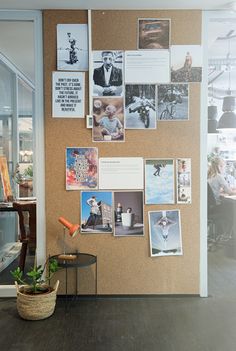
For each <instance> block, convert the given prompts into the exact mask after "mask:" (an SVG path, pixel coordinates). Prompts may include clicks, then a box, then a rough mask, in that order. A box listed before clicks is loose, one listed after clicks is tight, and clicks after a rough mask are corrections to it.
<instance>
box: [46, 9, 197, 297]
mask: <svg viewBox="0 0 236 351" xmlns="http://www.w3.org/2000/svg"><path fill="white" fill-rule="evenodd" d="M138 18H170V19H171V44H172V45H200V44H201V11H157V10H153V11H110V10H109V11H106V10H104V11H92V43H93V49H94V50H105V49H119V50H135V49H136V48H137V19H138ZM43 19H44V28H43V30H44V98H45V150H46V151H45V152H46V155H45V156H46V157H45V159H46V242H47V254H50V255H53V254H57V253H61V252H62V250H63V243H62V238H63V228H62V226H61V224H60V223H59V222H58V217H59V216H64V217H65V218H67V219H69V220H70V221H71V222H79V221H80V192H79V191H66V190H65V149H66V147H74V146H78V147H88V146H97V147H98V151H99V157H132V156H133V157H135V156H139V157H143V158H173V159H176V158H191V160H192V204H191V205H185V204H181V205H177V204H175V205H145V206H144V225H145V235H144V236H143V237H113V236H112V235H110V234H100V235H96V234H94V235H93V234H90V235H85V234H83V235H79V236H77V237H75V238H73V239H72V238H70V237H69V235H68V236H67V238H66V247H67V251H68V252H69V251H75V250H79V251H80V252H88V253H91V254H94V255H97V257H98V294H198V293H199V256H200V251H199V241H200V223H199V221H200V218H199V206H200V204H199V201H200V199H199V193H200V171H199V164H200V84H199V83H190V84H189V116H190V119H189V121H181V122H174V123H173V122H169V121H166V122H165V123H159V124H158V127H157V129H156V130H149V131H143V130H126V141H125V143H119V144H118V145H117V144H116V143H100V144H99V143H92V139H91V130H90V129H86V121H85V119H65V118H60V119H57V118H52V89H51V78H52V71H55V70H56V25H57V24H58V23H87V11H80V10H78V11H75V10H73V11H72V10H68V11H65V10H57V11H54V10H46V11H44V13H43ZM88 105H89V100H88V74H87V73H86V91H85V111H86V113H88ZM167 209H180V212H181V224H182V241H183V256H171V257H170V256H168V257H150V248H149V232H148V211H154V210H167ZM58 274H59V273H58ZM94 274H95V272H94V267H88V268H86V269H81V270H80V272H79V293H81V294H90V293H91V294H93V293H94ZM74 275H75V273H74V272H73V270H72V271H71V272H70V276H69V283H70V287H69V288H70V289H69V292H71V293H73V292H74V289H75V277H74ZM59 276H60V277H59V279H60V280H61V287H60V293H65V290H64V283H65V276H64V275H63V272H61V273H60V274H59Z"/></svg>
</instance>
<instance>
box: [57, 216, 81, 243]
mask: <svg viewBox="0 0 236 351" xmlns="http://www.w3.org/2000/svg"><path fill="white" fill-rule="evenodd" d="M58 221H59V222H60V223H61V224H63V225H64V227H66V228H67V229H68V230H69V234H70V236H71V237H72V238H73V237H74V236H76V235H77V234H78V233H79V227H80V226H79V224H72V223H70V222H69V221H67V220H66V219H65V218H64V217H59V218H58Z"/></svg>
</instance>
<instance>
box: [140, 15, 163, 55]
mask: <svg viewBox="0 0 236 351" xmlns="http://www.w3.org/2000/svg"><path fill="white" fill-rule="evenodd" d="M169 47H170V19H158V18H139V19H138V49H154V50H155V49H169Z"/></svg>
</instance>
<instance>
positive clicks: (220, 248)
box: [206, 12, 236, 296]
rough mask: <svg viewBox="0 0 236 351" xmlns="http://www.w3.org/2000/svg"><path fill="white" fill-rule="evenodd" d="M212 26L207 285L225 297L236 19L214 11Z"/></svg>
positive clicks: (233, 185)
mask: <svg viewBox="0 0 236 351" xmlns="http://www.w3.org/2000/svg"><path fill="white" fill-rule="evenodd" d="M207 22H208V23H207V33H206V35H207V38H208V62H207V65H208V109H207V112H208V113H207V124H208V135H207V163H208V171H210V172H209V174H208V183H209V185H210V187H208V220H207V224H208V240H207V241H208V245H207V246H208V277H209V280H208V281H209V294H210V295H214V296H216V295H219V296H220V295H223V294H226V295H229V294H230V292H232V294H233V293H235V290H236V284H235V283H234V281H235V279H232V276H233V274H234V272H235V271H236V238H235V236H236V230H235V228H236V225H235V224H236V223H235V214H236V197H234V196H233V191H234V190H233V189H236V114H235V109H236V99H235V96H236V45H235V44H236V15H235V14H232V13H225V12H215V13H209V15H208V19H207ZM219 162H221V164H222V165H223V166H222V167H223V169H222V171H220V176H221V177H222V179H223V181H224V182H225V184H226V185H224V183H222V185H221V188H220V189H219V193H220V195H219V197H218V195H217V191H216V189H215V188H214V184H213V185H212V182H211V180H212V179H213V178H214V177H215V176H214V175H213V176H212V170H213V168H214V167H215V166H216V168H217V169H219V166H218V165H219ZM221 164H220V165H221ZM220 167H221V166H220ZM217 172H218V171H217ZM209 179H210V181H209ZM229 189H231V191H229ZM212 190H213V192H212ZM211 194H212V195H213V197H212V196H211ZM211 199H212V201H211ZM219 206H220V207H221V211H220V212H219V208H220V207H219Z"/></svg>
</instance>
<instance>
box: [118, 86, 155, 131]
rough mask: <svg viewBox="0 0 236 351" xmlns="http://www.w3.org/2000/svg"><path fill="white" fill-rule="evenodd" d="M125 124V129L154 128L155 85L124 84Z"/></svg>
mask: <svg viewBox="0 0 236 351" xmlns="http://www.w3.org/2000/svg"><path fill="white" fill-rule="evenodd" d="M125 123H126V124H125V128H126V129H146V130H148V129H155V128H156V86H155V84H126V86H125Z"/></svg>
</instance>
